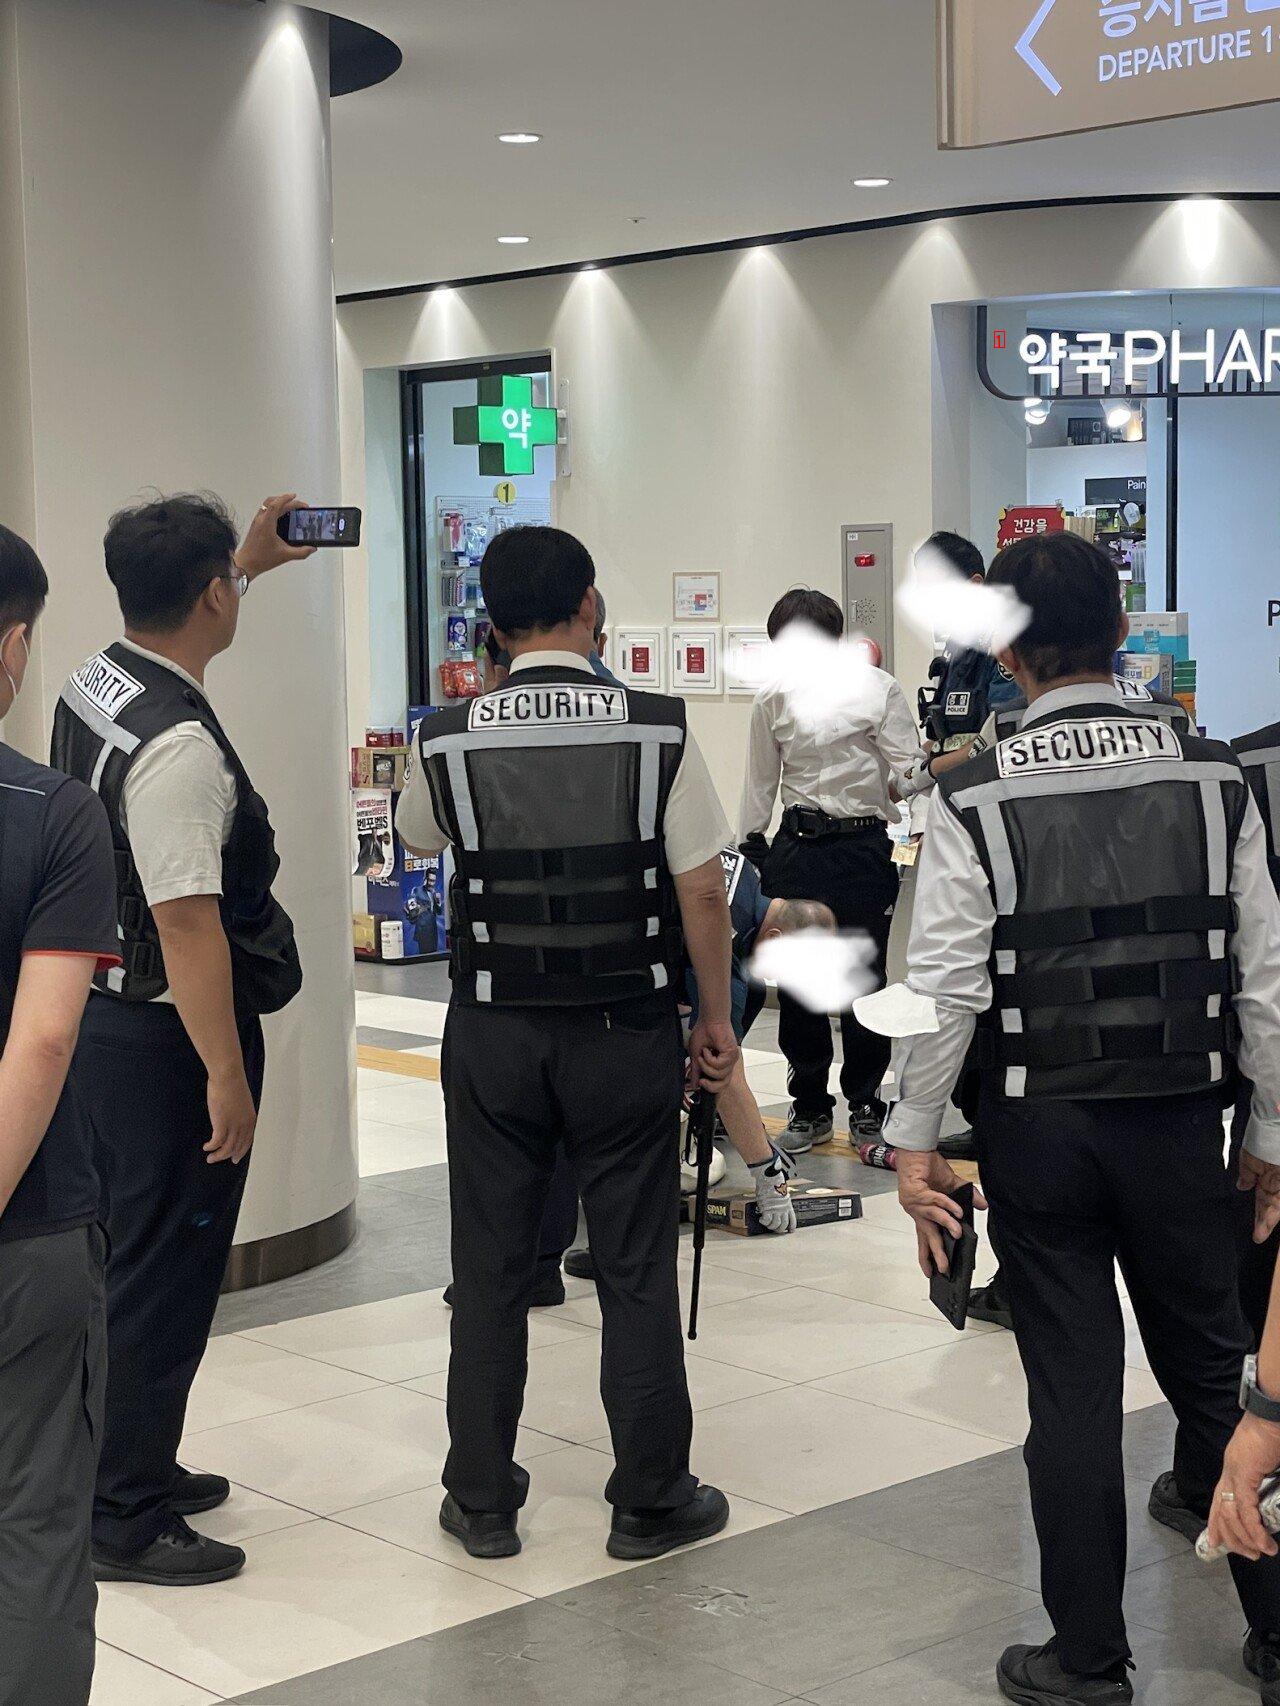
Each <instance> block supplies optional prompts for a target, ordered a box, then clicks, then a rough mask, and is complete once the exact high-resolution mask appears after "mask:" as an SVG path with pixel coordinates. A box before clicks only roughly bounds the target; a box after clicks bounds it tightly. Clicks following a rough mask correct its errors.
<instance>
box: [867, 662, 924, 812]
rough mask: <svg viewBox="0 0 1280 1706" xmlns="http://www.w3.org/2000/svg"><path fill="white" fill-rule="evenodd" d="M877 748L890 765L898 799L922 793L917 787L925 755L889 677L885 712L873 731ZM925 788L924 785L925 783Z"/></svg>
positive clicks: (899, 691) (906, 707) (912, 720)
mask: <svg viewBox="0 0 1280 1706" xmlns="http://www.w3.org/2000/svg"><path fill="white" fill-rule="evenodd" d="M876 746H877V748H878V750H879V752H880V756H881V757H882V758H883V759H884V761H885V763H886V764H887V765H888V766H889V775H890V781H891V785H892V787H893V788H895V789H896V790H897V793H898V795H899V797H900V798H902V799H904V800H909V799H910V798H911V797H912V795H913V794H915V793H921V792H922V791H923V790H922V789H921V787H920V786H919V785H918V784H919V780H920V771H921V768H922V762H923V760H924V758H925V756H926V755H925V753H924V751H923V749H922V748H921V745H920V735H919V731H918V730H917V728H916V721H915V718H914V717H913V716H912V715H911V709H910V706H909V705H908V704H907V696H906V694H905V693H904V692H903V691H902V687H901V685H900V683H899V682H897V681H896V680H894V678H893V677H892V676H890V677H889V680H888V685H887V688H886V692H885V703H884V710H883V712H882V713H881V717H880V726H879V728H878V729H877V731H876ZM926 786H927V784H926Z"/></svg>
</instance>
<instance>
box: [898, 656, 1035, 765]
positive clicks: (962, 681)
mask: <svg viewBox="0 0 1280 1706" xmlns="http://www.w3.org/2000/svg"><path fill="white" fill-rule="evenodd" d="M930 675H931V678H932V679H933V680H935V681H937V683H938V685H937V687H936V689H935V691H934V695H933V698H932V700H931V701H929V702H927V703H926V699H925V695H924V693H923V691H922V692H921V700H920V720H921V722H922V724H923V725H924V729H925V733H926V735H927V736H928V738H929V739H930V740H932V741H936V742H937V743H938V745H939V747H940V748H941V749H942V750H943V751H944V752H949V751H951V750H952V749H953V748H955V747H957V746H962V745H963V744H964V743H965V741H968V740H972V738H973V736H974V735H976V734H977V733H978V732H979V731H980V730H981V729H982V727H983V725H984V724H985V722H986V720H987V718H988V716H989V715H990V714H991V709H992V695H993V692H995V691H997V690H999V691H1000V692H1001V693H1002V694H1003V693H1006V692H1007V693H1016V691H1017V689H1016V688H1014V687H1011V686H1010V685H1009V680H1010V678H1009V677H1008V676H1007V675H1006V674H1005V672H1004V670H1003V669H1002V667H1001V666H1000V665H999V664H998V663H997V662H996V660H995V659H994V658H993V657H992V656H991V654H990V653H989V652H983V651H976V650H974V649H973V648H972V647H969V646H965V647H960V648H957V649H956V650H955V651H954V652H953V651H952V650H951V648H950V647H949V646H948V648H947V650H946V651H945V652H944V653H943V655H942V656H941V657H940V658H935V659H934V663H933V668H932V670H931V671H930Z"/></svg>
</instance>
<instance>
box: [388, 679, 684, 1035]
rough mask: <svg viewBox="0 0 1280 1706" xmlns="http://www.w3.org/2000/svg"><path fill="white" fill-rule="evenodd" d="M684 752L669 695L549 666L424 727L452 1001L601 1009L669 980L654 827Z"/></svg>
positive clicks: (671, 954) (668, 904)
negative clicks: (445, 863) (441, 864)
mask: <svg viewBox="0 0 1280 1706" xmlns="http://www.w3.org/2000/svg"><path fill="white" fill-rule="evenodd" d="M684 744H685V715H684V706H683V704H682V703H681V701H680V700H678V699H668V698H664V697H662V696H660V695H658V694H653V693H633V692H631V691H630V690H628V689H626V688H621V687H610V686H608V685H607V684H605V683H604V682H602V681H599V680H597V679H595V678H594V677H591V676H587V675H586V674H578V673H570V672H568V671H566V670H564V669H562V668H558V667H555V666H552V667H547V668H543V669H527V670H521V671H519V672H518V673H517V675H515V676H514V677H513V678H512V679H511V681H510V682H509V683H508V685H507V686H506V687H503V688H500V689H499V690H497V691H496V692H493V693H486V694H485V695H483V696H482V697H481V698H479V699H473V700H472V701H471V702H470V703H469V704H467V705H460V706H456V707H450V708H449V709H447V710H444V711H441V712H438V713H437V714H436V715H435V716H433V717H424V718H423V721H422V724H421V726H420V728H419V731H418V751H419V757H420V760H421V762H422V764H423V766H424V767H425V770H426V775H427V780H428V782H429V785H430V788H431V795H432V800H433V803H434V805H435V809H436V816H437V818H438V819H439V821H440V824H441V827H442V828H443V829H444V830H445V831H446V832H447V833H448V835H449V838H450V840H451V841H452V843H453V850H454V874H453V879H452V882H451V884H450V890H449V905H450V957H451V965H450V975H451V976H452V978H453V983H454V991H455V995H456V996H457V997H459V998H460V999H462V1000H474V1001H482V1002H492V1003H493V1004H494V1005H497V1006H514V1007H526V1006H586V1005H609V1004H611V1003H613V1002H617V1001H625V1000H629V999H632V998H634V997H637V996H641V995H646V994H648V995H651V994H652V993H653V991H654V990H656V989H665V988H668V987H672V986H674V982H675V979H676V977H677V974H678V972H679V969H680V966H681V963H682V955H683V943H682V940H681V933H680V927H679V912H678V909H677V905H676V897H675V887H674V884H673V882H672V879H671V875H670V872H669V871H668V869H667V861H666V853H665V850H664V845H663V826H664V822H665V818H666V810H667V800H668V797H669V796H670V793H671V786H672V783H673V781H674V780H675V775H676V771H677V770H678V768H679V765H680V760H681V758H682V757H683V755H684Z"/></svg>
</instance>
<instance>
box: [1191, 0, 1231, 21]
mask: <svg viewBox="0 0 1280 1706" xmlns="http://www.w3.org/2000/svg"><path fill="white" fill-rule="evenodd" d="M1230 10H1231V0H1191V21H1192V23H1195V24H1217V23H1221V22H1222V20H1223V19H1224V18H1225V17H1226V16H1227V14H1228V13H1229V12H1230Z"/></svg>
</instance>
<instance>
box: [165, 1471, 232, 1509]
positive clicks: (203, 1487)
mask: <svg viewBox="0 0 1280 1706" xmlns="http://www.w3.org/2000/svg"><path fill="white" fill-rule="evenodd" d="M230 1497H231V1483H230V1481H228V1480H227V1478H226V1476H225V1475H197V1474H195V1473H194V1472H193V1471H192V1470H190V1469H184V1468H183V1467H182V1465H181V1464H179V1465H178V1478H177V1480H176V1481H175V1482H174V1483H173V1493H172V1494H171V1496H170V1499H169V1509H170V1510H171V1511H172V1512H173V1514H174V1516H199V1514H200V1512H201V1511H212V1510H217V1508H218V1506H219V1505H225V1504H226V1502H227V1500H228V1499H229V1498H230Z"/></svg>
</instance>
